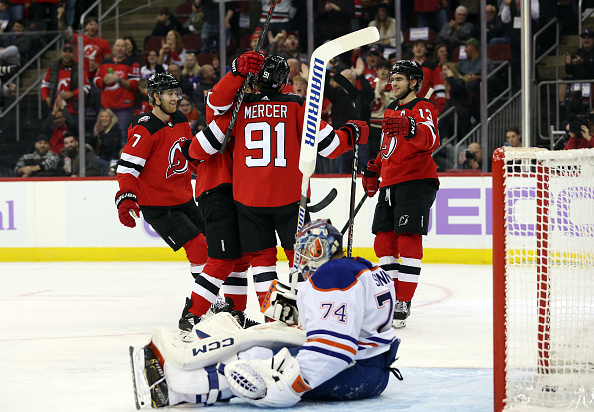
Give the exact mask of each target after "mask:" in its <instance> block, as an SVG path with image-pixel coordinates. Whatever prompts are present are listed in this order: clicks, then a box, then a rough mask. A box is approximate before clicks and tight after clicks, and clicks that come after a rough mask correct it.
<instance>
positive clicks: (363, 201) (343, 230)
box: [340, 193, 369, 235]
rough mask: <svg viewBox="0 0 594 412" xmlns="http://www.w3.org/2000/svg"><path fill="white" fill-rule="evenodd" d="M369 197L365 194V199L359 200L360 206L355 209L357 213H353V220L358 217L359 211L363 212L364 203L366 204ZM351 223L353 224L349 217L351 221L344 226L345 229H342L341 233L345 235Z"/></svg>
mask: <svg viewBox="0 0 594 412" xmlns="http://www.w3.org/2000/svg"><path fill="white" fill-rule="evenodd" d="M368 197H369V196H367V193H363V197H362V198H361V200H359V204H358V205H357V207H356V208H355V211H354V213H353V219H354V218H355V216H357V213H359V210H361V207H362V206H363V203H365V201H366V200H367V198H368ZM350 223H351V219H350V217H349V220H347V222H346V223H345V224H344V227H343V228H342V230H341V231H340V233H342V234H343V235H344V233H345V232H346V231H347V229H348V228H349V224H350Z"/></svg>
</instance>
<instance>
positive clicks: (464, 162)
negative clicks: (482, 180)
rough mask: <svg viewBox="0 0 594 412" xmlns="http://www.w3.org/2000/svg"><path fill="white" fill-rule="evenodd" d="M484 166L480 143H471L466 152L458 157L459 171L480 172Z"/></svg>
mask: <svg viewBox="0 0 594 412" xmlns="http://www.w3.org/2000/svg"><path fill="white" fill-rule="evenodd" d="M482 165H483V149H482V148H481V145H480V144H478V143H470V144H469V145H468V148H467V149H466V150H463V151H462V152H460V154H459V155H458V169H462V170H476V171H477V172H480V171H481V170H482Z"/></svg>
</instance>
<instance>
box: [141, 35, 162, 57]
mask: <svg viewBox="0 0 594 412" xmlns="http://www.w3.org/2000/svg"><path fill="white" fill-rule="evenodd" d="M163 40H165V37H162V36H154V37H150V38H149V39H148V40H147V41H146V43H145V44H144V51H150V50H155V51H156V52H157V53H158V52H159V49H161V44H162V43H163Z"/></svg>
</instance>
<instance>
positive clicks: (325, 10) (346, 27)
mask: <svg viewBox="0 0 594 412" xmlns="http://www.w3.org/2000/svg"><path fill="white" fill-rule="evenodd" d="M354 7H355V6H354V2H353V1H352V0H334V1H330V0H320V1H319V2H318V7H317V9H316V11H315V14H314V22H315V27H316V28H317V30H315V31H314V39H315V47H318V46H320V45H322V44H323V43H324V42H325V41H326V40H334V39H336V38H337V37H340V36H343V35H345V34H347V33H350V32H351V25H350V21H351V17H352V16H353V13H354V10H355V9H354Z"/></svg>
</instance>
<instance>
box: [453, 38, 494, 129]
mask: <svg viewBox="0 0 594 412" xmlns="http://www.w3.org/2000/svg"><path fill="white" fill-rule="evenodd" d="M464 44H465V46H466V48H465V51H466V56H467V57H466V59H463V60H460V61H459V62H458V63H457V64H456V67H457V68H458V71H459V72H460V74H461V75H462V77H463V78H464V80H466V87H467V88H468V91H469V92H470V96H471V98H472V105H471V106H472V109H473V110H472V112H471V115H473V116H474V117H475V118H476V119H478V118H479V108H480V106H481V104H480V84H481V79H482V75H481V68H482V67H481V66H482V63H481V62H482V56H481V46H480V44H479V41H478V40H477V39H475V38H470V39H468V40H466V42H465V43H464ZM494 68H495V65H494V64H493V62H492V61H491V59H489V58H488V57H487V73H491V72H492V71H493V70H494Z"/></svg>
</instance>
